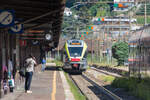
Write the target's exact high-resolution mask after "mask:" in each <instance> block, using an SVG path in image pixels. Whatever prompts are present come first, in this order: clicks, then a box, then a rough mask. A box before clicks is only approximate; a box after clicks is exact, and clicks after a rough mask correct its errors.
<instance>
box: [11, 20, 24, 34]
mask: <svg viewBox="0 0 150 100" xmlns="http://www.w3.org/2000/svg"><path fill="white" fill-rule="evenodd" d="M16 23H19V21H18V20H17V21H15V24H16ZM9 33H12V34H21V33H23V24H18V25H14V26H12V27H10V29H9Z"/></svg>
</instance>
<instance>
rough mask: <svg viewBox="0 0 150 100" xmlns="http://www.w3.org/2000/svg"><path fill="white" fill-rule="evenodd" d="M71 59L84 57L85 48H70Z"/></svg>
mask: <svg viewBox="0 0 150 100" xmlns="http://www.w3.org/2000/svg"><path fill="white" fill-rule="evenodd" d="M68 49H69V53H70V56H71V57H80V56H81V55H82V50H83V47H69V48H68Z"/></svg>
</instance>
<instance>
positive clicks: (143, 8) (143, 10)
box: [136, 3, 150, 15]
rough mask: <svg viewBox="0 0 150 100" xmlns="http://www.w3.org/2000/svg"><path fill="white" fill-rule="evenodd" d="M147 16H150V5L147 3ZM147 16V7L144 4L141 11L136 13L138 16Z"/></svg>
mask: <svg viewBox="0 0 150 100" xmlns="http://www.w3.org/2000/svg"><path fill="white" fill-rule="evenodd" d="M146 8H147V9H146V14H147V15H150V10H149V9H150V3H147V6H146ZM144 14H145V5H144V4H142V6H141V7H140V9H139V11H138V12H136V15H144Z"/></svg>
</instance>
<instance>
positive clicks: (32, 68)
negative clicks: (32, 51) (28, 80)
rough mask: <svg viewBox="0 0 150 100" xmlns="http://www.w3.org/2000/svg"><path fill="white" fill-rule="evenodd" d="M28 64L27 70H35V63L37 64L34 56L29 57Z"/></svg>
mask: <svg viewBox="0 0 150 100" xmlns="http://www.w3.org/2000/svg"><path fill="white" fill-rule="evenodd" d="M26 64H27V66H26V72H34V65H36V62H35V60H34V59H33V58H27V59H26Z"/></svg>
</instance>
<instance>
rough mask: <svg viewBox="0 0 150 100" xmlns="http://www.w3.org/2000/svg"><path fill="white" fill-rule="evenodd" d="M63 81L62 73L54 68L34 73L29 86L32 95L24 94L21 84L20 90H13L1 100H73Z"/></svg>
mask: <svg viewBox="0 0 150 100" xmlns="http://www.w3.org/2000/svg"><path fill="white" fill-rule="evenodd" d="M62 78H63V79H62ZM62 80H63V81H62ZM64 81H66V79H65V77H64V75H63V72H62V71H59V69H58V68H56V67H48V68H47V70H45V71H44V72H40V73H34V75H33V80H32V84H31V90H32V92H33V93H31V94H28V93H25V91H24V84H22V86H21V88H19V89H15V91H14V92H13V93H9V94H8V95H6V96H5V97H4V98H2V99H1V100H74V98H73V95H72V93H71V92H70V90H68V88H66V86H67V87H69V86H68V84H67V83H65V82H64ZM66 89H67V90H66ZM66 91H67V92H68V94H69V95H68V96H67V94H66ZM71 98H72V99H71Z"/></svg>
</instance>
